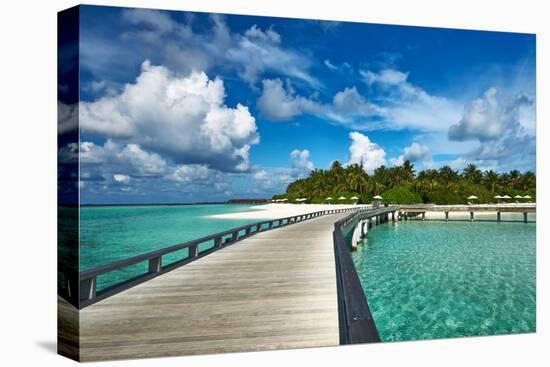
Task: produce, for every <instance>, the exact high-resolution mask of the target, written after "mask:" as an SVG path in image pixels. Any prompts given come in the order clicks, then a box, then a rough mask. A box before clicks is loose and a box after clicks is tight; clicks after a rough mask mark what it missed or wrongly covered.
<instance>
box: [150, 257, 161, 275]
mask: <svg viewBox="0 0 550 367" xmlns="http://www.w3.org/2000/svg"><path fill="white" fill-rule="evenodd" d="M161 268H162V256H157V257H153V258H151V259H149V273H159V272H160V270H161Z"/></svg>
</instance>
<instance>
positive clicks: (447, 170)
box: [438, 166, 458, 184]
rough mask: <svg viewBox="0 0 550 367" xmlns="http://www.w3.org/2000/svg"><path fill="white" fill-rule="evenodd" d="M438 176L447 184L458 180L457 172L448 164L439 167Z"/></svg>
mask: <svg viewBox="0 0 550 367" xmlns="http://www.w3.org/2000/svg"><path fill="white" fill-rule="evenodd" d="M438 173H439V177H440V178H441V181H443V182H445V183H446V184H449V183H450V182H455V181H458V172H457V171H455V170H453V169H452V168H451V167H449V166H443V167H441V168H440V169H439V172H438Z"/></svg>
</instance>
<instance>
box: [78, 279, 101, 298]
mask: <svg viewBox="0 0 550 367" xmlns="http://www.w3.org/2000/svg"><path fill="white" fill-rule="evenodd" d="M96 283H97V278H96V277H95V276H94V277H91V278H88V279H84V280H81V281H80V300H81V301H83V300H90V299H94V298H95V296H96V289H97V284H96Z"/></svg>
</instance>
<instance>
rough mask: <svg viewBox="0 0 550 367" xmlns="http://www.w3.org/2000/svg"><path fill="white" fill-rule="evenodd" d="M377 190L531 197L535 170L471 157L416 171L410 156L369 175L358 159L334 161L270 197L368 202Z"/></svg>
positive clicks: (440, 200)
mask: <svg viewBox="0 0 550 367" xmlns="http://www.w3.org/2000/svg"><path fill="white" fill-rule="evenodd" d="M378 195H380V196H381V197H382V198H383V199H382V201H383V202H384V203H392V204H416V203H432V204H440V205H453V204H466V203H467V202H468V198H469V197H472V196H475V202H476V203H479V204H484V203H495V202H499V201H503V202H535V201H536V175H535V173H533V172H532V171H526V172H524V173H521V172H520V171H518V170H511V171H509V172H502V173H499V172H496V171H494V170H485V171H482V170H481V169H479V168H478V167H477V166H476V165H475V164H473V163H472V164H469V165H467V166H466V167H465V168H464V169H463V170H462V172H459V171H457V170H454V169H452V168H451V167H450V166H443V167H441V168H439V169H431V168H430V169H424V170H421V171H419V172H416V170H415V168H414V164H412V163H411V162H410V161H408V160H406V161H404V163H403V164H402V165H399V166H394V167H386V166H380V167H378V168H377V169H375V170H374V172H373V174H372V175H369V174H367V173H366V172H365V171H364V170H363V167H362V164H350V165H347V166H343V165H342V164H341V163H340V162H339V161H334V162H333V163H332V165H331V167H330V169H328V170H324V169H315V170H313V171H311V172H310V174H309V176H308V177H305V178H300V179H298V180H296V181H294V182H292V183H290V184H289V185H288V187H287V189H286V193H284V194H280V195H274V196H273V198H272V199H273V200H279V201H281V200H284V201H288V202H296V201H298V202H306V203H312V204H322V203H339V204H350V203H354V202H355V203H358V204H367V203H371V202H372V201H373V198H375V197H377V196H378ZM344 198H345V199H344ZM304 199H305V200H304Z"/></svg>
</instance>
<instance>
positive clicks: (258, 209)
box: [208, 203, 369, 219]
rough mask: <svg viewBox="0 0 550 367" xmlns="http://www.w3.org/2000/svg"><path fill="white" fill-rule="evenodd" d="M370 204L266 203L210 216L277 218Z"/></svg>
mask: <svg viewBox="0 0 550 367" xmlns="http://www.w3.org/2000/svg"><path fill="white" fill-rule="evenodd" d="M368 206H369V205H343V204H331V205H328V204H275V203H271V204H265V205H255V206H251V207H250V211H248V212H240V213H227V214H214V215H209V216H208V217H210V218H219V219H277V218H284V217H291V216H293V215H300V214H306V213H312V212H317V211H320V210H327V209H344V208H360V207H368Z"/></svg>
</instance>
